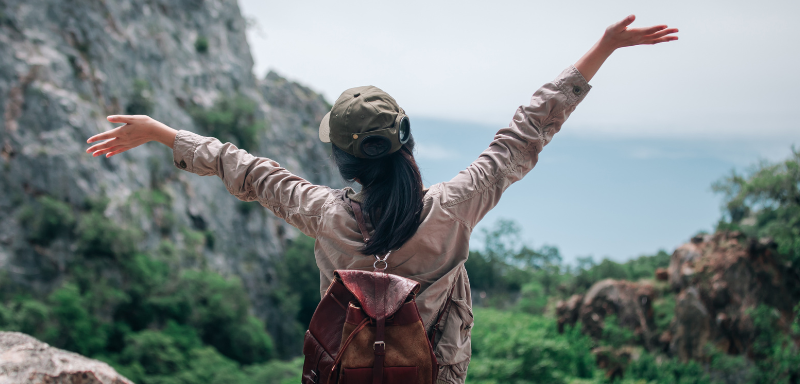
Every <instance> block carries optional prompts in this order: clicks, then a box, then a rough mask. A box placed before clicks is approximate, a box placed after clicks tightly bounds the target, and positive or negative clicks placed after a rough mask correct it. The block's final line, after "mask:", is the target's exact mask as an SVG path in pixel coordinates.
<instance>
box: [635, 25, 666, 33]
mask: <svg viewBox="0 0 800 384" xmlns="http://www.w3.org/2000/svg"><path fill="white" fill-rule="evenodd" d="M664 29H667V26H666V25H654V26H652V27H648V28H636V32H639V33H641V34H644V35H652V34H654V33H656V32H658V31H662V30H664Z"/></svg>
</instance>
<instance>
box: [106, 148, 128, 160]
mask: <svg viewBox="0 0 800 384" xmlns="http://www.w3.org/2000/svg"><path fill="white" fill-rule="evenodd" d="M129 149H130V147H125V146H123V147H121V148H118V149H115V150H114V151H113V152H109V153H106V158H109V157H111V156H114V155H116V154H119V153H122V152H125V151H127V150H129Z"/></svg>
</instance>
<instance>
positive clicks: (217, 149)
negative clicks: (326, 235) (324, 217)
mask: <svg viewBox="0 0 800 384" xmlns="http://www.w3.org/2000/svg"><path fill="white" fill-rule="evenodd" d="M172 153H173V160H174V162H175V166H176V167H178V168H180V169H183V170H185V171H188V172H192V173H195V174H198V175H200V176H211V175H216V176H219V178H220V179H222V182H223V183H224V184H225V188H227V189H228V192H230V193H231V194H232V195H234V196H236V198H238V199H239V200H242V201H258V202H259V203H260V204H261V205H263V206H264V207H266V208H268V209H269V210H271V211H272V212H274V213H275V215H277V216H278V217H280V218H282V219H284V220H286V222H288V223H289V224H291V225H293V226H295V227H297V229H299V230H300V231H302V232H303V233H305V234H306V235H308V236H311V237H316V234H317V229H318V228H319V224H320V216H321V212H322V206H323V205H324V204H325V202H326V200H327V199H328V197H329V196H330V195H331V190H330V188H328V187H325V186H320V185H314V184H311V183H309V182H308V181H306V180H304V179H303V178H301V177H299V176H297V175H294V174H292V173H291V172H289V171H288V170H286V169H285V168H282V167H281V166H280V164H278V163H277V162H275V161H273V160H270V159H267V158H263V157H255V156H253V155H251V154H249V153H248V152H247V151H245V150H243V149H238V148H236V146H235V145H233V144H231V143H225V144H223V143H221V142H220V141H219V140H217V139H215V138H213V137H204V136H200V135H197V134H194V133H192V132H189V131H178V134H177V136H176V137H175V143H174V145H173V152H172Z"/></svg>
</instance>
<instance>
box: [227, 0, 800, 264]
mask: <svg viewBox="0 0 800 384" xmlns="http://www.w3.org/2000/svg"><path fill="white" fill-rule="evenodd" d="M240 5H241V7H242V12H243V13H244V15H245V17H247V18H249V19H251V20H254V21H255V23H254V24H255V26H254V27H252V28H250V30H249V32H248V39H249V42H250V46H251V47H252V50H253V56H254V58H255V62H256V69H255V71H256V74H257V75H258V76H259V77H261V76H263V75H264V74H265V73H266V72H267V71H268V70H269V69H273V70H275V71H277V72H278V73H280V74H281V75H283V76H286V77H288V78H290V79H292V80H295V81H299V82H301V83H303V84H305V85H307V86H309V87H311V88H313V89H315V90H317V91H319V92H322V94H323V95H325V97H326V98H327V99H328V101H329V102H333V101H334V100H335V99H336V97H338V95H339V94H340V93H341V92H342V91H343V90H345V89H347V88H350V87H354V86H359V85H367V84H371V85H376V86H378V87H381V88H382V89H384V90H385V91H387V92H389V93H390V94H391V95H393V96H394V97H395V98H396V99H397V100H398V101H399V103H400V104H401V106H403V108H404V109H405V110H406V112H407V113H408V114H409V115H410V116H411V121H412V132H413V133H414V135H415V137H416V138H417V139H418V140H417V141H418V143H419V146H418V152H417V157H418V159H419V161H420V164H421V167H422V168H423V176H424V177H425V183H426V184H428V185H430V184H432V183H435V182H439V181H444V180H447V179H449V178H450V177H452V176H453V175H455V173H456V172H458V170H460V169H463V167H465V166H466V165H467V164H469V162H471V161H472V160H473V159H474V158H475V157H477V155H478V154H479V153H480V151H481V150H482V149H484V148H485V147H486V146H487V145H488V143H489V141H490V140H491V137H492V134H493V133H494V131H496V130H497V129H498V128H500V127H502V126H507V125H508V122H509V120H510V119H511V116H512V115H513V113H514V111H515V109H516V108H517V106H519V105H520V104H527V103H528V102H529V100H530V96H531V94H532V93H533V92H534V91H535V90H536V89H537V88H538V87H539V86H541V85H542V84H543V83H545V82H547V81H549V80H551V79H553V78H554V77H555V76H557V75H558V74H559V73H560V72H561V71H562V70H563V69H564V68H565V67H567V66H568V65H570V64H572V63H574V62H575V61H576V60H577V59H578V58H579V57H580V56H581V55H582V54H583V53H584V52H585V51H586V50H587V49H589V47H591V46H592V44H594V42H595V41H596V40H597V39H598V38H599V37H600V36H601V35H602V33H603V31H604V30H605V28H606V26H608V25H609V24H611V23H613V22H615V21H617V20H619V19H621V18H623V17H624V16H626V15H628V14H631V13H633V14H636V15H637V21H636V22H635V23H634V26H649V25H654V24H662V23H663V24H668V25H669V26H671V27H677V28H679V29H680V33H679V34H678V36H679V37H680V40H679V41H677V42H672V43H666V44H660V45H657V46H644V47H631V48H624V49H622V50H619V51H617V52H616V53H615V54H614V55H613V56H612V57H611V59H610V60H609V61H608V62H607V63H606V64H605V66H604V67H603V68H602V69H601V70H600V72H599V73H598V75H597V76H596V77H595V78H594V79H593V80H592V81H591V84H592V85H593V86H594V88H593V89H592V91H591V93H590V94H589V95H588V97H587V98H586V99H585V100H584V102H583V103H582V104H581V105H580V106H579V107H578V109H577V110H576V112H575V113H574V114H573V115H572V117H571V118H570V120H569V121H568V122H567V123H566V124H565V125H564V129H563V130H562V133H560V134H559V135H557V136H556V138H555V139H554V141H553V143H552V144H550V145H549V146H548V147H547V148H546V149H545V151H544V152H543V153H542V155H541V161H540V164H539V165H538V166H537V168H536V169H535V170H534V171H533V172H532V173H531V174H530V175H529V176H528V177H526V178H525V180H523V181H521V182H520V183H519V184H518V185H514V186H512V187H511V188H510V189H509V191H508V192H507V194H506V196H504V198H503V201H502V202H501V203H500V205H499V206H498V207H497V208H496V209H495V210H494V211H492V212H491V213H490V214H489V216H487V218H486V220H485V222H484V223H482V224H481V227H485V226H487V225H490V224H491V223H492V222H494V220H496V219H497V218H500V217H506V218H511V219H514V220H517V221H518V222H520V224H521V225H522V228H523V231H524V232H523V237H524V238H525V239H526V241H529V242H533V243H534V245H537V246H538V245H540V244H541V243H543V242H545V243H551V244H555V245H557V246H559V247H560V248H561V249H562V251H563V254H564V255H565V256H566V258H567V260H574V258H575V257H577V256H580V255H587V254H593V255H595V256H597V257H603V256H610V257H612V258H615V259H618V260H621V259H626V258H629V257H632V256H635V255H637V254H640V253H650V252H654V251H655V250H657V249H659V248H664V249H667V250H669V251H671V250H672V249H673V248H674V247H675V246H677V245H679V244H680V243H681V242H684V241H686V240H687V239H688V237H689V236H691V235H692V234H693V233H695V231H697V230H712V229H713V226H714V223H715V222H716V221H717V220H718V219H719V215H720V213H719V212H720V210H719V205H720V200H721V197H720V196H717V195H714V194H713V193H712V192H711V191H710V184H711V183H712V182H713V181H715V180H717V179H719V178H720V177H721V176H723V175H724V174H725V173H727V172H728V171H729V170H730V169H732V168H737V169H740V170H741V169H744V168H745V166H746V165H748V164H753V163H754V162H756V161H758V160H759V159H761V158H767V159H771V160H776V159H781V158H785V157H786V156H787V155H788V154H789V153H790V148H791V145H792V144H794V143H797V144H800V123H798V121H799V120H800V107H798V106H797V104H798V102H800V96H798V88H799V87H800V71H799V70H798V69H797V68H799V67H800V65H798V61H799V60H800V28H798V26H797V24H798V22H797V20H798V18H799V17H800V1H753V0H749V1H717V2H699V1H685V0H677V1H662V2H644V1H614V2H598V1H548V2H543V1H491V2H488V1H486V2H470V1H458V2H456V1H430V0H428V1H415V0H411V1H404V2H402V3H401V2H393V3H389V2H380V1H370V2H367V1H339V2H331V1H289V2H287V1H283V2H274V1H263V0H240ZM415 119H416V120H415ZM415 121H416V123H414V122H415ZM278 160H279V159H278Z"/></svg>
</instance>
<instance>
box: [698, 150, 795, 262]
mask: <svg viewBox="0 0 800 384" xmlns="http://www.w3.org/2000/svg"><path fill="white" fill-rule="evenodd" d="M713 189H714V191H715V192H717V193H721V194H723V195H724V196H725V200H726V201H725V209H726V211H727V212H726V217H725V218H723V219H722V220H720V222H719V224H718V225H717V229H718V230H742V231H743V232H744V233H745V234H747V235H748V236H751V237H758V238H761V237H769V238H772V239H774V241H775V243H776V244H777V246H778V252H779V253H780V255H781V257H782V258H783V259H784V260H785V261H787V262H789V263H790V265H791V266H792V268H794V269H795V271H800V151H797V150H796V149H794V148H792V156H791V157H790V158H789V159H787V160H785V161H783V162H780V163H769V162H766V161H764V162H761V163H760V164H758V166H757V167H756V168H755V169H754V170H753V171H751V172H749V173H746V174H739V173H736V172H735V171H734V172H732V173H731V175H730V176H728V177H726V178H724V179H722V180H719V181H717V182H716V183H715V184H714V186H713Z"/></svg>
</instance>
